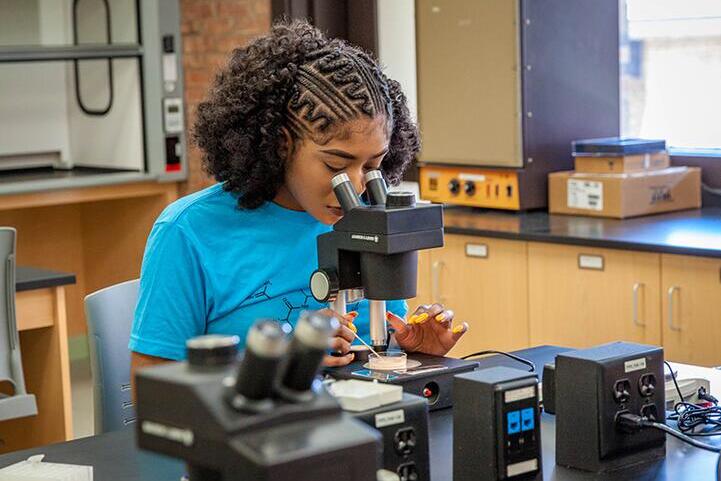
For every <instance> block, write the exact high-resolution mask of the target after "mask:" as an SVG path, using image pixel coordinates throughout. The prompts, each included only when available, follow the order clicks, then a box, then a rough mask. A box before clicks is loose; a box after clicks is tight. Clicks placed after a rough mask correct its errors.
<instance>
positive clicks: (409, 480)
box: [397, 463, 418, 481]
mask: <svg viewBox="0 0 721 481" xmlns="http://www.w3.org/2000/svg"><path fill="white" fill-rule="evenodd" d="M397 473H398V478H399V479H400V481H418V470H417V469H416V463H406V464H401V465H400V466H398V471H397Z"/></svg>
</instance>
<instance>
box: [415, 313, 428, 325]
mask: <svg viewBox="0 0 721 481" xmlns="http://www.w3.org/2000/svg"><path fill="white" fill-rule="evenodd" d="M426 319H428V313H426V312H424V313H423V314H421V315H420V316H418V319H416V322H417V323H418V324H420V323H422V322H423V321H425V320H426Z"/></svg>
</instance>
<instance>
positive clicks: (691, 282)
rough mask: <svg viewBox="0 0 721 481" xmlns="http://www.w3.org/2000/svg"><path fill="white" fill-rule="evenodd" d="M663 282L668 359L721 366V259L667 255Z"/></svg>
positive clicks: (664, 329) (665, 348) (664, 328)
mask: <svg viewBox="0 0 721 481" xmlns="http://www.w3.org/2000/svg"><path fill="white" fill-rule="evenodd" d="M661 279H662V282H661V286H662V291H661V294H662V305H663V345H664V350H665V356H666V358H667V359H670V360H672V361H678V362H685V363H688V364H698V365H702V366H718V365H721V259H710V258H701V257H690V256H678V255H670V254H664V255H663V256H662V258H661Z"/></svg>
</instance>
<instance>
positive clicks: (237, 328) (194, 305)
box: [129, 184, 407, 360]
mask: <svg viewBox="0 0 721 481" xmlns="http://www.w3.org/2000/svg"><path fill="white" fill-rule="evenodd" d="M331 229H332V227H331V226H328V225H325V224H322V223H321V222H318V221H317V220H316V219H315V218H313V217H312V216H311V215H310V214H308V213H306V212H300V211H293V210H289V209H285V208H283V207H281V206H279V205H277V204H275V203H272V202H267V203H265V204H263V205H262V206H261V207H259V208H258V209H254V210H248V209H239V208H238V202H237V197H236V196H235V195H233V194H231V193H229V192H226V191H224V190H223V188H222V185H221V184H216V185H213V186H211V187H208V188H207V189H204V190H202V191H200V192H197V193H195V194H192V195H189V196H187V197H183V198H182V199H179V200H177V201H175V202H173V203H172V204H170V205H169V206H168V207H167V208H166V209H165V210H164V211H163V213H162V214H160V217H158V219H157V221H156V222H155V225H154V226H153V229H152V231H151V232H150V236H149V237H148V243H147V245H146V248H145V255H144V257H143V266H142V270H141V275H140V296H139V299H138V305H137V308H136V310H135V319H134V322H133V328H132V331H131V334H130V343H129V347H130V349H131V350H133V351H135V352H139V353H142V354H147V355H151V356H157V357H163V358H167V359H175V360H181V359H184V358H185V341H186V340H187V339H189V338H191V337H194V336H198V335H201V334H236V335H238V336H239V337H240V339H241V343H242V344H244V343H245V337H246V335H247V333H248V329H249V328H250V326H252V325H253V323H254V322H255V321H256V320H257V319H260V318H274V319H278V320H281V321H287V322H289V323H290V324H291V325H293V326H294V325H295V322H296V321H297V319H298V315H299V314H300V313H301V312H302V311H303V310H310V309H322V308H323V307H327V305H325V304H320V303H318V302H316V300H315V299H314V298H313V296H312V295H311V294H310V290H309V289H308V280H309V277H310V275H311V273H312V272H313V271H314V270H315V269H316V268H317V267H318V256H317V251H316V237H317V236H318V235H319V234H322V233H325V232H328V231H330V230H331ZM387 308H388V310H390V311H392V312H394V313H396V314H398V315H399V316H404V315H405V314H406V310H407V307H406V304H405V301H390V302H388V305H387ZM348 310H349V311H351V310H356V311H358V313H359V315H358V317H357V318H356V321H355V324H356V326H357V327H358V334H359V335H361V336H362V337H363V338H364V339H365V340H366V341H367V340H368V337H369V326H368V301H361V302H360V303H357V304H350V305H349V306H348Z"/></svg>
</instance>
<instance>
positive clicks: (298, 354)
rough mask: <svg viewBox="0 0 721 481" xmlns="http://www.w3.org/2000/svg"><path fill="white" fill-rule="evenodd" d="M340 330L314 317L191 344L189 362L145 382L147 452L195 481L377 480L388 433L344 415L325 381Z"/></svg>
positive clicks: (142, 423)
mask: <svg viewBox="0 0 721 481" xmlns="http://www.w3.org/2000/svg"><path fill="white" fill-rule="evenodd" d="M337 328H338V321H337V320H336V319H335V318H334V317H329V316H323V315H321V314H319V313H304V314H303V315H302V316H301V318H300V319H299V321H298V323H297V325H296V328H295V332H294V333H293V337H292V340H289V335H288V333H289V332H290V326H289V325H288V324H285V323H279V322H277V321H274V320H261V321H258V322H256V323H255V324H254V325H253V327H252V328H251V329H250V331H249V332H248V336H247V341H246V349H245V351H244V354H243V357H242V359H241V360H240V362H238V360H237V359H238V354H237V348H238V341H239V339H238V337H237V336H218V335H206V336H200V337H197V338H193V339H191V340H189V341H188V342H187V344H186V345H187V353H188V360H187V361H186V362H182V363H169V364H164V365H160V366H155V367H151V368H148V369H144V370H142V371H141V372H140V373H139V374H138V376H137V414H138V422H137V439H138V445H139V446H140V447H141V448H143V449H147V450H150V451H155V452H157V453H161V454H165V455H168V456H171V457H175V458H179V459H182V460H185V461H186V463H187V469H188V473H187V474H188V476H189V479H190V481H240V480H256V481H281V480H283V481H285V480H288V479H293V480H294V481H317V480H319V479H343V480H352V481H376V479H377V470H378V466H379V463H380V448H381V446H380V434H379V433H378V431H376V430H375V429H372V428H370V427H369V426H367V425H366V424H363V423H362V422H360V421H357V420H355V419H353V418H352V417H351V416H350V415H349V414H347V413H344V412H343V411H342V410H341V407H340V405H339V404H338V403H337V402H336V400H335V399H334V398H333V397H332V396H331V395H330V394H328V393H327V392H326V390H325V388H324V387H323V386H322V385H321V383H320V381H319V379H318V378H317V377H316V376H317V373H318V369H319V367H320V363H321V361H322V359H323V356H324V355H325V352H326V349H327V348H328V342H329V339H330V336H331V335H332V334H333V332H335V330H336V329H337Z"/></svg>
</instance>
